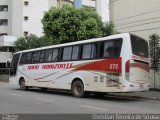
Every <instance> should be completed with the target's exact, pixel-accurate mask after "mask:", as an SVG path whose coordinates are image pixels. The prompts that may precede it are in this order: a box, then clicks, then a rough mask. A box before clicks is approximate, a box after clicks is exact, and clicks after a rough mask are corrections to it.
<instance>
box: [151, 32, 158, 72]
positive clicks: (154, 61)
mask: <svg viewBox="0 0 160 120" xmlns="http://www.w3.org/2000/svg"><path fill="white" fill-rule="evenodd" d="M149 39H150V40H149V45H150V58H151V69H153V70H154V71H156V72H158V71H159V70H160V36H159V35H157V34H152V35H151V36H150V37H149Z"/></svg>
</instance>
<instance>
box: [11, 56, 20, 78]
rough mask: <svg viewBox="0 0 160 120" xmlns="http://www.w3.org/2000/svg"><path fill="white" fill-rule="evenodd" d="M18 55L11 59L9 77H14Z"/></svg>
mask: <svg viewBox="0 0 160 120" xmlns="http://www.w3.org/2000/svg"><path fill="white" fill-rule="evenodd" d="M19 56H20V54H15V55H14V56H13V59H12V63H11V67H10V76H12V75H16V73H17V66H18V60H19Z"/></svg>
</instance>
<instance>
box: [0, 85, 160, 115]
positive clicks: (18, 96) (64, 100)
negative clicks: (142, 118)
mask: <svg viewBox="0 0 160 120" xmlns="http://www.w3.org/2000/svg"><path fill="white" fill-rule="evenodd" d="M0 113H14V114H96V113H102V114H103V113H105V114H106V113H107V114H109V113H112V114H113V113H127V114H128V113H138V114H140V113H160V101H154V100H144V99H133V98H125V97H122V98H119V97H115V96H114V97H111V96H110V97H107V96H106V97H104V98H95V97H94V96H90V97H87V98H75V97H73V96H72V94H70V93H65V92H56V91H52V90H51V91H47V92H42V91H41V90H39V89H35V90H33V89H32V90H29V91H21V90H20V89H15V88H14V89H13V88H10V87H9V85H8V84H7V83H0Z"/></svg>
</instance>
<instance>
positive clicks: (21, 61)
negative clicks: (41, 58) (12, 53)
mask: <svg viewBox="0 0 160 120" xmlns="http://www.w3.org/2000/svg"><path fill="white" fill-rule="evenodd" d="M25 60H26V53H22V56H21V60H20V63H19V64H20V65H21V64H25Z"/></svg>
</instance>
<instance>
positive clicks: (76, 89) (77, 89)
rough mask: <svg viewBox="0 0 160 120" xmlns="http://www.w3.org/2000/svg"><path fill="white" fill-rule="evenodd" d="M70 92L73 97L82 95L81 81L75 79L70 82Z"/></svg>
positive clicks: (83, 93)
mask: <svg viewBox="0 0 160 120" xmlns="http://www.w3.org/2000/svg"><path fill="white" fill-rule="evenodd" d="M72 93H73V96H75V97H79V98H80V97H84V95H85V92H84V85H83V83H82V82H81V81H75V82H73V84H72Z"/></svg>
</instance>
